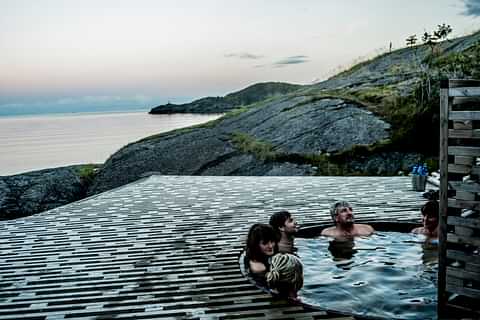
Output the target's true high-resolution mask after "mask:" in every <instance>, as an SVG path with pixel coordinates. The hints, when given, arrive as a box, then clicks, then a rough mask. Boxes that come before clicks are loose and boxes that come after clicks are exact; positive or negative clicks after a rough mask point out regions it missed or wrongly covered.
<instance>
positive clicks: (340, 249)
mask: <svg viewBox="0 0 480 320" xmlns="http://www.w3.org/2000/svg"><path fill="white" fill-rule="evenodd" d="M354 247H355V242H354V241H353V239H346V238H345V239H334V240H332V241H330V243H329V245H328V251H330V253H331V254H332V258H333V261H343V260H350V259H352V258H353V256H354V255H355V253H357V250H356V249H355V248H354Z"/></svg>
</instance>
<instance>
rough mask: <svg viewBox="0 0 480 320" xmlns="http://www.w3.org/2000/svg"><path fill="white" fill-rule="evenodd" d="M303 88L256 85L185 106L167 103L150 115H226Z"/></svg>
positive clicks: (274, 84)
mask: <svg viewBox="0 0 480 320" xmlns="http://www.w3.org/2000/svg"><path fill="white" fill-rule="evenodd" d="M301 87H302V86H301V85H296V84H290V83H283V82H264V83H256V84H253V85H251V86H248V87H247V88H245V89H242V90H239V91H236V92H232V93H229V94H227V95H226V96H224V97H205V98H201V99H198V100H195V101H192V102H189V103H183V104H174V103H167V104H164V105H160V106H157V107H154V108H152V109H151V110H150V112H149V113H151V114H170V113H224V112H228V111H230V110H233V109H235V108H238V106H241V105H249V104H252V103H255V102H257V101H261V100H264V99H268V98H271V97H275V96H281V95H284V94H286V93H289V92H292V91H295V90H297V89H299V88H301Z"/></svg>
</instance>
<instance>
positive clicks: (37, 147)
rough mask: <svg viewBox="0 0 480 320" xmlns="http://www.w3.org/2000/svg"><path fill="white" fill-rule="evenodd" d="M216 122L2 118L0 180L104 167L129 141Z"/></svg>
mask: <svg viewBox="0 0 480 320" xmlns="http://www.w3.org/2000/svg"><path fill="white" fill-rule="evenodd" d="M218 117H219V115H196V114H173V115H150V114H148V113H147V111H142V112H130V113H90V114H75V115H48V116H23V117H0V175H11V174H17V173H22V172H26V171H31V170H38V169H44V168H51V167H58V166H65V165H71V164H84V163H103V162H104V161H105V160H107V158H108V157H109V156H110V155H111V154H112V153H114V152H115V151H117V150H118V149H119V148H121V147H122V146H124V145H126V144H128V143H130V142H134V141H136V140H139V139H141V138H144V137H147V136H149V135H152V134H156V133H161V132H166V131H170V130H173V129H178V128H182V127H188V126H191V125H195V124H200V123H204V122H207V121H210V120H213V119H216V118H218Z"/></svg>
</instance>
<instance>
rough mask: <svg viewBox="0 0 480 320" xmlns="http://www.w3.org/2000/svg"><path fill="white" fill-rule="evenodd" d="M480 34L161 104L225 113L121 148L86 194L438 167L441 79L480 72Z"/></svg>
mask: <svg viewBox="0 0 480 320" xmlns="http://www.w3.org/2000/svg"><path fill="white" fill-rule="evenodd" d="M479 40H480V33H478V32H477V33H475V34H473V35H470V36H466V37H462V38H457V39H453V40H447V41H443V42H441V43H438V44H435V46H433V45H430V46H429V45H417V46H413V47H409V48H403V49H400V50H396V51H393V52H390V53H385V54H383V55H381V56H379V57H376V58H374V59H372V60H370V61H365V62H363V63H360V64H358V65H356V66H353V67H352V68H351V69H349V70H346V71H344V72H342V73H340V74H338V75H336V76H334V77H332V78H330V79H328V80H326V81H323V82H320V83H317V84H314V85H305V86H298V85H289V84H282V83H266V84H256V85H253V86H250V87H248V88H245V89H244V90H241V91H238V92H235V93H233V94H230V95H227V96H225V97H208V98H204V99H200V100H196V101H193V102H192V103H188V104H184V105H173V104H167V105H164V106H159V107H156V108H154V109H152V111H151V112H152V113H169V112H194V113H218V112H222V113H223V112H227V113H226V114H225V115H224V116H223V117H222V118H219V119H217V120H214V121H211V122H209V123H206V124H203V125H199V126H194V127H190V128H184V129H179V130H175V131H171V132H168V133H163V134H159V135H155V136H151V137H146V138H144V139H142V140H140V141H137V142H134V143H131V144H129V145H127V146H125V147H123V148H121V149H120V150H119V151H118V152H116V153H115V154H113V155H112V156H111V157H110V158H109V159H108V160H107V161H106V162H105V164H104V165H103V166H102V167H101V169H100V170H98V172H97V173H96V174H95V177H94V178H93V180H92V182H91V183H89V184H88V191H87V194H88V195H93V194H96V193H99V192H103V191H106V190H109V189H112V188H115V187H118V186H121V185H124V184H126V183H129V182H132V181H135V180H137V179H139V178H141V177H143V176H145V174H148V173H149V172H155V173H158V174H164V175H259V176H261V175H396V174H398V172H399V171H403V172H407V171H408V170H409V166H410V165H412V164H414V163H417V162H419V161H422V162H423V161H427V162H428V164H429V165H430V166H431V169H435V166H436V161H437V155H438V146H439V143H438V139H439V128H438V123H439V116H438V84H439V80H440V79H442V78H447V77H449V78H471V77H477V78H478V77H479V76H480V45H479ZM282 90H283V91H282ZM240 93H241V94H240ZM232 97H234V98H232ZM246 97H248V99H247V98H246ZM4 178H5V177H4ZM71 181H73V180H71ZM0 183H1V182H0ZM73 183H76V182H73ZM64 185H66V183H64ZM0 194H1V193H0ZM2 197H3V196H2ZM2 201H4V200H0V203H3V202H2ZM3 208H4V207H1V206H0V215H1V214H2V212H5V211H2V210H5V209H3Z"/></svg>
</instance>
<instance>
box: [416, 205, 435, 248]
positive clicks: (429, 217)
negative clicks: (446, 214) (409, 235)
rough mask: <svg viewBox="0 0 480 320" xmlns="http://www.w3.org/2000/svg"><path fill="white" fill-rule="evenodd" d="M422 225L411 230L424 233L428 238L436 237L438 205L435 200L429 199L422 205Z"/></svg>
mask: <svg viewBox="0 0 480 320" xmlns="http://www.w3.org/2000/svg"><path fill="white" fill-rule="evenodd" d="M420 211H421V212H422V224H423V226H422V227H418V228H415V229H413V230H412V232H413V233H416V234H424V235H426V236H427V238H429V239H437V238H438V214H439V211H440V207H439V205H438V201H437V200H429V201H428V202H427V203H425V204H424V205H423V206H422V209H421V210H420Z"/></svg>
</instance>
